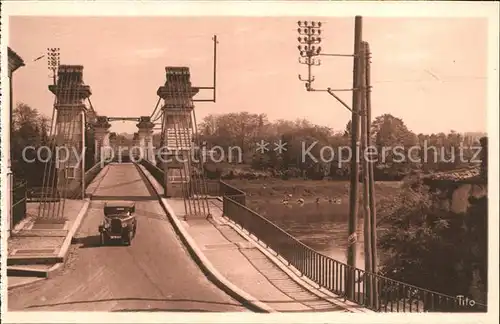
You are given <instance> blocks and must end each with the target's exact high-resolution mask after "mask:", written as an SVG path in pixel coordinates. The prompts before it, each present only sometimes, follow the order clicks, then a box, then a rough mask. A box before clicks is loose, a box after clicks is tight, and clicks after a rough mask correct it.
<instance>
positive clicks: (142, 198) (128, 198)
mask: <svg viewBox="0 0 500 324" xmlns="http://www.w3.org/2000/svg"><path fill="white" fill-rule="evenodd" d="M92 200H126V201H152V200H158V198H156V197H154V196H98V195H96V196H92Z"/></svg>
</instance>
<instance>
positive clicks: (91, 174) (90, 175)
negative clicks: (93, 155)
mask: <svg viewBox="0 0 500 324" xmlns="http://www.w3.org/2000/svg"><path fill="white" fill-rule="evenodd" d="M106 164H107V163H106V162H97V163H96V164H95V165H94V166H93V167H91V168H90V169H88V170H87V171H86V172H85V175H84V181H85V187H87V186H88V185H89V184H90V183H91V182H92V181H94V179H95V177H97V175H98V174H99V172H101V170H102V169H104V167H105V166H106Z"/></svg>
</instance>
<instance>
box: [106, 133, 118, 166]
mask: <svg viewBox="0 0 500 324" xmlns="http://www.w3.org/2000/svg"><path fill="white" fill-rule="evenodd" d="M108 138H109V142H108V143H109V146H108V152H109V155H110V156H112V157H113V160H115V159H117V158H118V154H119V152H118V138H117V136H116V133H115V132H111V133H109V136H108Z"/></svg>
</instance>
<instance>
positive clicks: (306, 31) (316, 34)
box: [297, 21, 321, 91]
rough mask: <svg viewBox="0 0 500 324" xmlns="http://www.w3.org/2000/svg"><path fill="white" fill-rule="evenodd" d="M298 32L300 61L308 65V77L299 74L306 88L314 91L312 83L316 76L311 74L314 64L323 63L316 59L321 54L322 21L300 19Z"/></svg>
mask: <svg viewBox="0 0 500 324" xmlns="http://www.w3.org/2000/svg"><path fill="white" fill-rule="evenodd" d="M297 25H298V26H299V28H297V32H298V33H299V35H300V36H299V37H298V38H297V39H298V41H299V45H298V46H297V48H298V50H299V55H300V57H299V63H300V64H305V65H307V72H308V73H307V78H302V76H301V75H300V74H299V80H300V81H303V82H305V86H306V90H307V91H312V87H311V83H312V82H313V81H314V76H312V75H311V68H312V66H319V65H321V60H319V59H316V58H315V57H316V56H319V55H320V54H321V46H319V44H320V43H321V36H320V35H321V22H316V21H311V22H309V21H298V22H297Z"/></svg>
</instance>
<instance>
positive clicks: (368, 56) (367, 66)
mask: <svg viewBox="0 0 500 324" xmlns="http://www.w3.org/2000/svg"><path fill="white" fill-rule="evenodd" d="M364 50H365V96H366V98H365V100H366V102H365V107H366V126H367V128H366V139H367V146H368V147H371V145H372V138H371V124H372V121H371V118H372V117H371V115H372V104H371V77H370V65H371V53H370V44H369V43H367V42H365V46H364ZM373 165H374V161H373V159H370V161H369V162H368V173H369V174H368V176H369V188H368V191H369V197H370V199H369V206H370V230H371V233H370V234H371V235H370V239H371V243H370V245H371V250H372V252H371V257H372V264H371V266H372V272H373V273H374V274H375V275H376V274H377V273H378V257H377V256H378V253H377V210H376V205H375V176H374V174H373ZM372 303H373V304H372V306H373V308H374V309H376V310H378V307H379V302H378V280H377V277H376V276H374V277H373V280H372Z"/></svg>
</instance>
